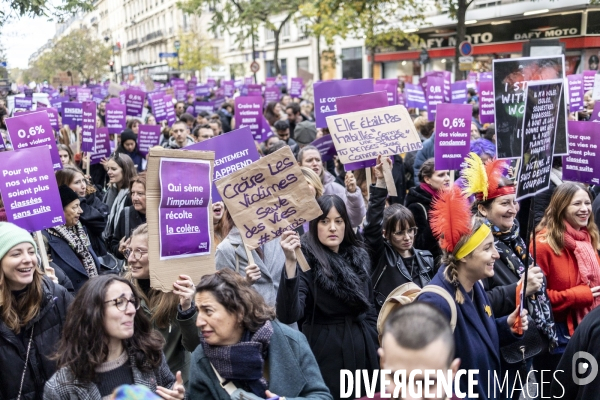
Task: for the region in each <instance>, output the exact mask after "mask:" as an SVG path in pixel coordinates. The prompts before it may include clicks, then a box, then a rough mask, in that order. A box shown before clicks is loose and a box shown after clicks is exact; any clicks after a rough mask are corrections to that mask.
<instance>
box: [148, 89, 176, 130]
mask: <svg viewBox="0 0 600 400" xmlns="http://www.w3.org/2000/svg"><path fill="white" fill-rule="evenodd" d="M148 100H149V102H150V108H152V114H153V115H154V118H156V122H162V121H164V120H166V119H167V103H165V93H164V92H163V91H159V92H156V93H151V94H149V95H148ZM169 106H171V107H173V104H169Z"/></svg>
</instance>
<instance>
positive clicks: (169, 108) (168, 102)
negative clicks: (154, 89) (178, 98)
mask: <svg viewBox="0 0 600 400" xmlns="http://www.w3.org/2000/svg"><path fill="white" fill-rule="evenodd" d="M164 101H165V110H166V115H167V117H166V120H167V125H169V126H172V125H173V124H174V123H175V121H177V115H175V107H174V106H173V97H171V96H170V95H166V96H165V97H164Z"/></svg>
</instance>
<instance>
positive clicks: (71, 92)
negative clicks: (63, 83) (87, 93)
mask: <svg viewBox="0 0 600 400" xmlns="http://www.w3.org/2000/svg"><path fill="white" fill-rule="evenodd" d="M78 88H79V86H69V87H68V88H67V94H68V95H69V97H70V98H75V97H77V89H78Z"/></svg>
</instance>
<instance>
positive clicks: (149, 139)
mask: <svg viewBox="0 0 600 400" xmlns="http://www.w3.org/2000/svg"><path fill="white" fill-rule="evenodd" d="M160 135H161V132H160V125H140V128H139V133H138V139H137V145H138V151H139V152H140V154H141V155H142V156H143V157H146V155H147V154H148V152H149V151H150V149H151V148H152V147H154V146H158V144H159V143H160Z"/></svg>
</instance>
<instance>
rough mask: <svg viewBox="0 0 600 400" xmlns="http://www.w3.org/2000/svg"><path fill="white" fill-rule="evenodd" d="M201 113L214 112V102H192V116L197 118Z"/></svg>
mask: <svg viewBox="0 0 600 400" xmlns="http://www.w3.org/2000/svg"><path fill="white" fill-rule="evenodd" d="M201 111H206V112H207V113H208V114H212V113H214V112H215V102H214V101H195V102H194V116H195V117H196V116H198V114H199V113H200V112H201Z"/></svg>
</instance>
